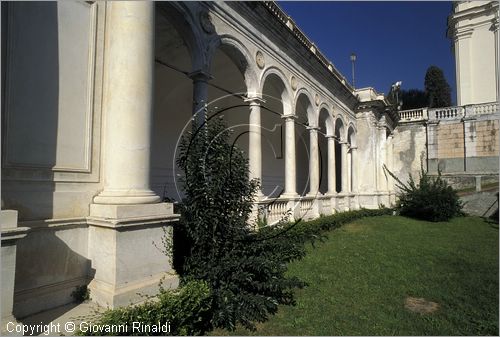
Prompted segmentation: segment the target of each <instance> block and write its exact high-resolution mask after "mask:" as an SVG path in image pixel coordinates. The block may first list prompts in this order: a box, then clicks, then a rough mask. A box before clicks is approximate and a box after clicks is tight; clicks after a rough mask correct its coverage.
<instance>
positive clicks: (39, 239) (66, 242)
mask: <svg viewBox="0 0 500 337" xmlns="http://www.w3.org/2000/svg"><path fill="white" fill-rule="evenodd" d="M87 247H88V235H87V226H86V224H84V223H82V224H75V225H74V226H65V227H64V229H57V228H48V227H47V226H39V227H38V228H32V230H31V231H30V232H29V233H28V235H27V236H26V237H25V238H24V239H23V240H19V242H18V244H17V262H16V265H17V266H16V284H15V290H14V310H13V311H14V316H15V317H17V318H23V317H26V316H27V315H31V314H34V313H37V312H40V311H43V310H47V309H51V308H55V307H58V306H61V305H64V304H68V303H71V302H72V301H73V297H72V296H71V293H72V292H73V291H74V290H75V289H76V287H77V286H82V285H87V284H88V283H89V282H90V280H91V279H92V278H93V277H94V274H95V271H94V270H92V269H91V261H90V260H89V259H88V258H86V255H87Z"/></svg>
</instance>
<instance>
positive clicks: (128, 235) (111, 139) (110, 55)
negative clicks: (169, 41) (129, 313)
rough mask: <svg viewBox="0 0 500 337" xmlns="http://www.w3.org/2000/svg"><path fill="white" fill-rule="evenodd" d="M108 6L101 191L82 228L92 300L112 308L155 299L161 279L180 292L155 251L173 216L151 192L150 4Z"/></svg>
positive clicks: (167, 262) (161, 255) (166, 262)
mask: <svg viewBox="0 0 500 337" xmlns="http://www.w3.org/2000/svg"><path fill="white" fill-rule="evenodd" d="M106 6H107V7H106V32H107V33H106V41H105V50H104V52H105V60H106V63H105V65H104V73H105V77H104V88H105V89H104V98H103V99H104V102H103V110H104V116H105V118H106V127H105V134H104V138H105V144H106V148H105V153H104V156H103V161H104V162H103V165H104V190H103V191H102V192H101V193H100V194H99V195H98V196H97V197H95V198H94V203H93V204H91V205H90V216H89V217H88V219H87V222H88V224H89V252H88V254H89V259H90V260H91V269H92V272H93V275H92V277H93V278H92V280H91V282H90V284H89V288H90V291H91V294H92V300H93V301H95V302H97V303H98V304H100V305H102V306H105V307H106V306H109V307H111V308H113V307H117V306H122V305H128V304H130V303H134V302H138V301H142V300H143V297H141V296H139V295H138V294H142V295H155V294H156V293H157V291H158V285H159V282H160V280H162V279H163V280H164V284H163V285H164V286H165V287H176V286H177V284H178V278H177V275H175V273H174V272H173V269H172V267H171V261H170V259H169V257H167V256H166V255H165V254H164V253H163V252H161V251H160V250H159V249H158V248H157V247H156V246H155V244H156V245H157V246H159V247H161V244H162V242H161V239H162V238H163V237H164V236H165V235H171V228H170V226H168V227H167V223H169V222H170V223H171V222H172V221H176V220H178V215H176V214H174V213H173V206H172V204H167V203H160V197H159V196H157V195H156V194H155V193H154V192H152V191H151V190H150V188H149V174H150V169H149V167H150V139H151V127H152V125H151V121H152V109H153V85H154V84H153V83H154V82H153V74H154V27H155V25H154V17H155V16H154V6H155V5H154V3H153V2H148V1H144V2H142V1H116V2H108V3H106ZM165 233H166V234H165ZM145 261H147V263H145Z"/></svg>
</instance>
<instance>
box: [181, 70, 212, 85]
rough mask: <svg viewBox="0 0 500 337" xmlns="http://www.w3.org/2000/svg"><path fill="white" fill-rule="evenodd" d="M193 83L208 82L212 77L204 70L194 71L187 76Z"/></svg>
mask: <svg viewBox="0 0 500 337" xmlns="http://www.w3.org/2000/svg"><path fill="white" fill-rule="evenodd" d="M187 76H188V77H189V78H190V79H192V80H193V81H203V82H208V81H210V80H211V79H213V76H212V75H210V74H209V73H207V72H206V71H204V70H195V71H193V72H190V73H189V74H188V75H187Z"/></svg>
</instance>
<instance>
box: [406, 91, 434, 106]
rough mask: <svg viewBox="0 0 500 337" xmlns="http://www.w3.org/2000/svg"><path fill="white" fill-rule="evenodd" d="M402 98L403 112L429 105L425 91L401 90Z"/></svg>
mask: <svg viewBox="0 0 500 337" xmlns="http://www.w3.org/2000/svg"><path fill="white" fill-rule="evenodd" d="M400 97H401V98H400V99H401V101H402V102H403V106H402V108H401V109H402V110H411V109H419V108H424V107H427V106H428V103H429V102H428V97H427V95H426V94H425V91H423V90H419V89H409V90H401V91H400Z"/></svg>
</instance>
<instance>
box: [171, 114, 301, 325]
mask: <svg viewBox="0 0 500 337" xmlns="http://www.w3.org/2000/svg"><path fill="white" fill-rule="evenodd" d="M230 134H231V131H230V130H229V129H227V128H226V127H225V126H224V123H223V122H222V121H221V120H219V119H216V118H214V119H213V120H211V121H210V122H209V123H208V124H207V125H206V126H205V127H204V128H203V129H201V130H199V131H198V132H193V133H191V134H190V135H189V136H187V137H184V138H183V139H182V141H181V144H180V156H179V159H178V165H179V167H180V168H181V169H182V170H183V172H184V178H183V184H184V190H185V199H184V200H183V203H182V207H181V214H182V230H183V231H184V236H185V238H186V241H185V243H184V244H187V245H188V247H189V248H188V249H186V251H187V256H186V257H185V258H184V263H183V266H182V273H183V280H184V281H186V280H193V279H194V280H204V281H206V282H207V283H208V285H209V286H210V288H211V294H212V317H211V321H210V323H211V325H212V326H213V327H220V328H226V329H229V330H232V329H234V328H235V327H236V324H237V323H240V324H242V325H243V326H245V327H247V328H250V329H252V328H254V322H263V321H265V320H266V319H267V317H268V315H269V314H274V313H275V312H276V311H277V309H278V305H279V304H293V303H294V297H293V289H294V288H295V287H301V286H303V285H304V284H303V283H302V282H301V281H300V280H298V279H297V278H289V277H286V276H285V272H286V270H287V263H288V262H290V261H292V260H295V259H299V258H302V257H303V256H304V255H305V245H304V244H305V241H306V240H307V239H306V237H305V235H293V236H292V235H290V236H289V237H286V234H285V233H283V232H282V230H283V228H282V227H281V226H276V227H265V228H262V229H260V230H259V231H257V232H256V231H254V230H252V228H251V226H250V225H249V224H248V219H249V215H250V213H251V210H252V207H253V201H254V197H255V194H256V191H257V188H258V186H259V182H258V181H256V180H249V177H248V162H247V160H246V158H245V157H244V154H243V152H242V151H241V150H240V149H238V148H237V147H235V146H233V145H232V144H230V142H229V139H230ZM283 235H285V236H283Z"/></svg>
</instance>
